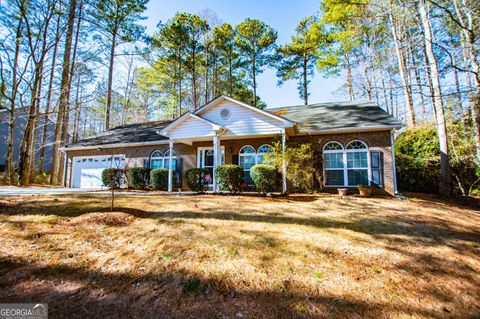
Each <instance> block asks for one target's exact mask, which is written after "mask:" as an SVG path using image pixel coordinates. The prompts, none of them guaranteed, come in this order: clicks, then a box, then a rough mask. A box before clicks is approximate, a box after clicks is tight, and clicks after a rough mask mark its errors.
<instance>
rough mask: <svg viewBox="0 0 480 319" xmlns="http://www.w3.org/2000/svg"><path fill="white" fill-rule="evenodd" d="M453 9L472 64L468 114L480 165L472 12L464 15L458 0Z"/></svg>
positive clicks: (478, 68)
mask: <svg viewBox="0 0 480 319" xmlns="http://www.w3.org/2000/svg"><path fill="white" fill-rule="evenodd" d="M453 3H454V5H455V10H456V12H457V16H458V19H459V21H460V23H461V24H462V25H463V26H464V28H462V33H463V36H464V38H465V49H466V51H467V54H468V56H469V58H470V63H471V65H472V73H473V79H474V83H475V89H476V98H474V100H473V101H470V114H471V115H472V123H473V129H474V140H475V155H476V156H475V158H476V163H477V165H480V65H479V61H478V57H477V52H476V50H475V42H476V39H475V33H474V19H473V16H472V12H471V11H468V10H465V16H464V14H463V13H462V11H461V10H460V7H459V4H458V0H453ZM461 5H462V7H464V8H467V6H466V4H465V2H464V1H462V3H461Z"/></svg>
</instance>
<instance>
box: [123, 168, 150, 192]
mask: <svg viewBox="0 0 480 319" xmlns="http://www.w3.org/2000/svg"><path fill="white" fill-rule="evenodd" d="M127 180H128V186H129V187H133V188H145V186H147V185H148V184H149V181H150V168H146V167H132V168H130V169H129V170H128V172H127Z"/></svg>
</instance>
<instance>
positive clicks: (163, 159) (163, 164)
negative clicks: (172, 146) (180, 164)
mask: <svg viewBox="0 0 480 319" xmlns="http://www.w3.org/2000/svg"><path fill="white" fill-rule="evenodd" d="M169 162H170V150H166V151H165V152H162V151H160V150H156V151H153V152H152V154H151V155H150V168H151V169H155V168H168V164H169ZM176 167H177V156H176V154H175V151H173V152H172V170H175V169H176Z"/></svg>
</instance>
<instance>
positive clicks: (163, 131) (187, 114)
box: [158, 112, 222, 136]
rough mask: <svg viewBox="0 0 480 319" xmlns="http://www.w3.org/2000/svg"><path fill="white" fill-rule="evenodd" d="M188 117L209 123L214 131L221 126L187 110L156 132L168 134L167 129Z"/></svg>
mask: <svg viewBox="0 0 480 319" xmlns="http://www.w3.org/2000/svg"><path fill="white" fill-rule="evenodd" d="M188 117H193V118H194V119H197V120H199V121H202V122H204V123H207V124H208V125H210V126H211V127H212V129H213V130H214V131H217V130H219V129H221V128H222V126H221V125H218V124H217V123H213V122H212V121H209V120H207V119H204V118H203V117H201V116H198V115H196V114H193V113H191V112H187V113H185V114H183V115H182V116H180V117H179V118H178V119H176V120H175V121H173V122H172V123H170V124H168V125H167V126H166V127H164V128H163V130H161V131H160V132H159V133H158V134H160V135H164V136H168V131H170V130H171V129H173V128H175V127H177V126H178V125H180V124H182V122H184V121H186V119H187V118H188Z"/></svg>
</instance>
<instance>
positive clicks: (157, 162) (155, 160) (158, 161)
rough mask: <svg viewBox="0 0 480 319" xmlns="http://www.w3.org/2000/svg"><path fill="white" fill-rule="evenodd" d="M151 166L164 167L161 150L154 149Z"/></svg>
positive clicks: (153, 167) (152, 167)
mask: <svg viewBox="0 0 480 319" xmlns="http://www.w3.org/2000/svg"><path fill="white" fill-rule="evenodd" d="M150 168H151V169H155V168H163V152H161V151H154V152H153V153H152V154H151V155H150Z"/></svg>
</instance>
